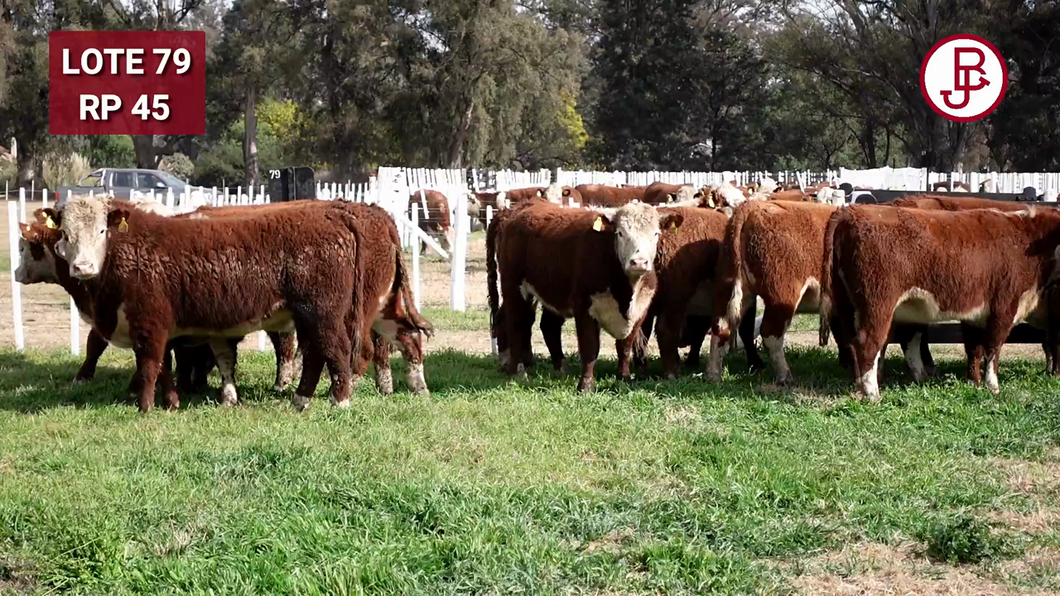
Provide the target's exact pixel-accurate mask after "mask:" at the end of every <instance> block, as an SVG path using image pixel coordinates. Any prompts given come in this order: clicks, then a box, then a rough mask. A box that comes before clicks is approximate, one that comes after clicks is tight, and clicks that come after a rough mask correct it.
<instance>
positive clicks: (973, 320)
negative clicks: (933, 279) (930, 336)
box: [894, 287, 990, 327]
mask: <svg viewBox="0 0 1060 596" xmlns="http://www.w3.org/2000/svg"><path fill="white" fill-rule="evenodd" d="M989 316H990V305H989V304H987V303H985V302H984V303H982V304H979V305H977V306H975V307H973V308H970V309H967V310H963V311H958V310H947V309H944V308H942V307H941V306H940V305H939V302H938V300H937V299H936V298H935V296H934V295H933V294H932V293H931V292H928V291H927V290H925V289H923V288H917V287H914V288H911V289H909V290H907V291H906V292H905V293H903V294H902V295H901V296H900V297H899V298H898V303H897V304H896V305H895V307H894V322H895V323H917V324H921V325H929V324H931V323H942V322H945V321H961V322H963V323H968V324H970V325H974V326H977V327H983V326H985V325H986V319H987V317H989Z"/></svg>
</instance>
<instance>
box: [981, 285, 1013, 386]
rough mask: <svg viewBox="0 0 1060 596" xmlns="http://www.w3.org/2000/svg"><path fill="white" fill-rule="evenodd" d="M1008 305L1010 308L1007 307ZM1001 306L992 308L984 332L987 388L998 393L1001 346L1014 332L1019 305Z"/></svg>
mask: <svg viewBox="0 0 1060 596" xmlns="http://www.w3.org/2000/svg"><path fill="white" fill-rule="evenodd" d="M1005 306H1007V307H1008V308H1006V307H1005ZM1005 306H1001V307H1000V308H996V309H991V314H990V317H989V318H988V319H987V322H986V329H985V330H984V333H983V336H984V337H983V339H984V342H983V347H984V348H985V350H984V351H985V353H984V361H985V363H986V388H987V389H989V390H990V393H993V394H994V395H997V394H998V393H1001V385H999V384H998V380H997V361H998V358H999V357H1000V356H1001V347H1002V346H1004V345H1005V340H1007V339H1008V334H1009V333H1011V332H1012V327H1013V326H1014V324H1013V320H1014V319H1015V315H1016V311H1017V309H1018V306H1017V305H1016V304H1011V305H1005Z"/></svg>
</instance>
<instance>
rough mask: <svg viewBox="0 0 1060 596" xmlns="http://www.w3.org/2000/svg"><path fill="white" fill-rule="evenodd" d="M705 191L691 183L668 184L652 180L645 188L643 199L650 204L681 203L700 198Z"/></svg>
mask: <svg viewBox="0 0 1060 596" xmlns="http://www.w3.org/2000/svg"><path fill="white" fill-rule="evenodd" d="M702 194H703V191H702V190H700V189H698V188H696V187H694V186H692V185H690V184H684V185H677V184H667V183H665V182H652V183H651V184H649V185H648V188H646V189H644V198H643V199H641V200H642V201H644V202H645V203H648V204H649V205H662V204H665V203H680V202H685V201H694V200H697V199H699V198H700V197H701V196H702Z"/></svg>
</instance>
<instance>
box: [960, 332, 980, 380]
mask: <svg viewBox="0 0 1060 596" xmlns="http://www.w3.org/2000/svg"><path fill="white" fill-rule="evenodd" d="M984 338H985V334H984V332H983V330H982V329H980V328H978V327H973V326H971V325H967V324H964V323H961V339H962V340H963V341H964V354H965V356H967V358H968V362H967V367H968V368H967V377H968V380H969V381H971V382H972V384H973V385H975V386H976V387H978V386H979V384H980V383H981V382H982V380H983V378H982V376H981V372H982V369H981V368H980V366H981V364H982V362H983V356H984V354H985V351H984V348H983V341H984Z"/></svg>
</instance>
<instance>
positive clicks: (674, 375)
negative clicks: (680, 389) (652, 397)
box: [666, 371, 677, 381]
mask: <svg viewBox="0 0 1060 596" xmlns="http://www.w3.org/2000/svg"><path fill="white" fill-rule="evenodd" d="M666 380H667V381H676V380H677V373H675V372H673V371H670V372H668V373H666Z"/></svg>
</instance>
